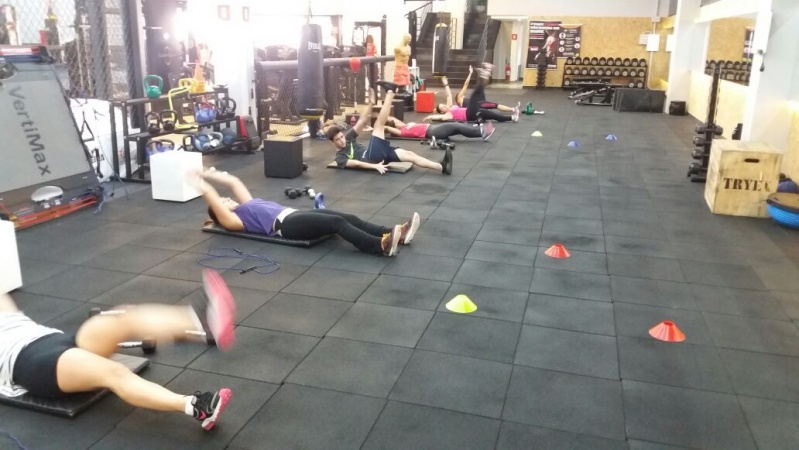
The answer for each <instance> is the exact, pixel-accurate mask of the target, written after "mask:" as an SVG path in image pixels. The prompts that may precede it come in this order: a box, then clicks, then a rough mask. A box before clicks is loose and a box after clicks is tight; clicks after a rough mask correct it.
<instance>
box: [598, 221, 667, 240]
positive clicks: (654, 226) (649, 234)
mask: <svg viewBox="0 0 799 450" xmlns="http://www.w3.org/2000/svg"><path fill="white" fill-rule="evenodd" d="M602 223H603V227H604V231H605V236H621V237H631V238H645V239H661V240H667V239H668V237H667V236H666V232H665V231H664V230H663V227H662V226H661V225H660V224H658V223H641V222H626V221H625V222H620V221H617V220H616V218H613V219H612V220H604V221H603V222H602Z"/></svg>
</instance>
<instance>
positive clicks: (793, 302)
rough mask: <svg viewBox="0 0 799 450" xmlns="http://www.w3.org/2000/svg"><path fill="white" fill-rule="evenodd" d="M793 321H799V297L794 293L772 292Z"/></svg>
mask: <svg viewBox="0 0 799 450" xmlns="http://www.w3.org/2000/svg"><path fill="white" fill-rule="evenodd" d="M772 294H773V295H774V297H775V298H776V299H777V300H778V301H779V302H780V303H781V304H782V307H783V309H784V310H785V313H786V314H788V316H789V317H790V318H791V319H799V295H796V294H795V293H793V292H772Z"/></svg>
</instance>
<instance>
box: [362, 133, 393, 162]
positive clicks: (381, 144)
mask: <svg viewBox="0 0 799 450" xmlns="http://www.w3.org/2000/svg"><path fill="white" fill-rule="evenodd" d="M396 150H397V147H392V146H391V143H390V142H388V141H387V140H385V139H382V138H379V137H377V136H372V137H371V138H369V146H368V147H367V150H366V157H365V161H366V162H370V163H379V162H381V161H385V163H386V164H388V163H390V162H400V159H399V156H397V152H396Z"/></svg>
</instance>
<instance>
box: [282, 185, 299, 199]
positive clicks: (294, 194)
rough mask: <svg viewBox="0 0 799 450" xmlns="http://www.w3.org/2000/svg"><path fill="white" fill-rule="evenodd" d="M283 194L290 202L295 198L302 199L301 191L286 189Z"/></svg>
mask: <svg viewBox="0 0 799 450" xmlns="http://www.w3.org/2000/svg"><path fill="white" fill-rule="evenodd" d="M283 193H284V194H286V197H288V198H290V199H292V200H294V199H295V198H297V197H302V191H301V190H299V189H295V188H292V187H287V188H286V190H284V191H283Z"/></svg>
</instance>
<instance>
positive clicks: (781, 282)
mask: <svg viewBox="0 0 799 450" xmlns="http://www.w3.org/2000/svg"><path fill="white" fill-rule="evenodd" d="M754 270H755V273H756V274H757V276H758V277H759V278H760V279H761V280H762V281H763V284H764V285H765V286H766V288H767V289H771V290H775V291H791V292H794V293H795V294H796V296H797V297H799V269H797V268H796V267H793V266H792V265H790V264H787V263H785V264H782V265H779V266H755V267H754Z"/></svg>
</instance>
